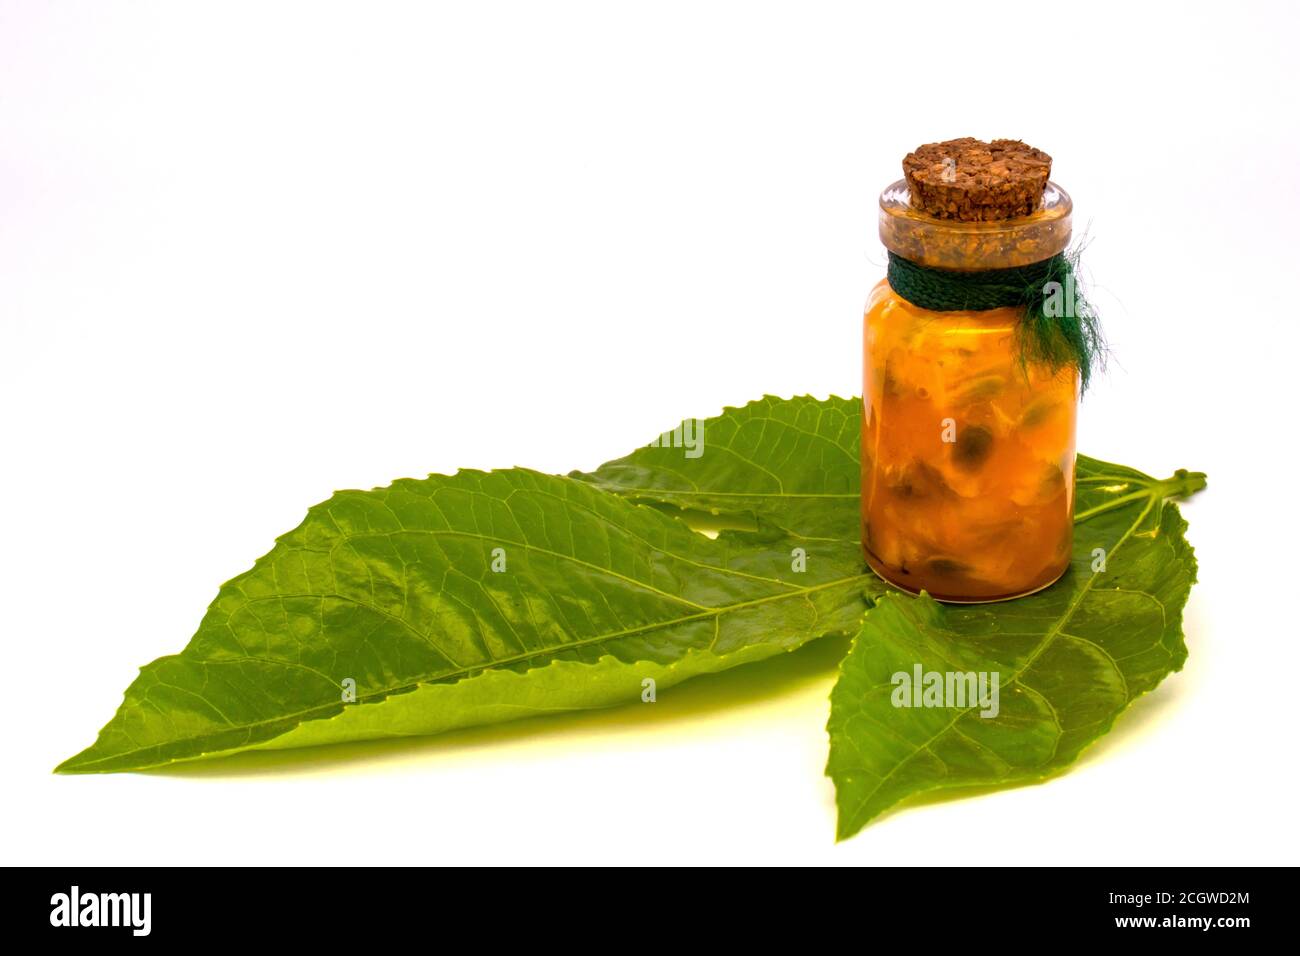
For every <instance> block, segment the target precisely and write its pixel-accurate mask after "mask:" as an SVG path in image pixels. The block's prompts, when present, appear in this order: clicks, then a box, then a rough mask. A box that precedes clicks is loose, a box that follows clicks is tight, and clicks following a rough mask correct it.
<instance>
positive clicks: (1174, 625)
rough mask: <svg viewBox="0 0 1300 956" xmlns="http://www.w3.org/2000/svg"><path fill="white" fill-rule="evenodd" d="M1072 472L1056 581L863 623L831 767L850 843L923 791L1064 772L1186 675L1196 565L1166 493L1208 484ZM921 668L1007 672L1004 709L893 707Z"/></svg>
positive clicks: (890, 610) (1106, 469)
mask: <svg viewBox="0 0 1300 956" xmlns="http://www.w3.org/2000/svg"><path fill="white" fill-rule="evenodd" d="M1076 476H1077V481H1078V494H1077V498H1076V509H1075V521H1076V528H1075V546H1074V558H1073V561H1072V564H1071V566H1070V569H1069V570H1068V571H1067V572H1066V574H1065V576H1064V577H1063V578H1062V579H1061V580H1060V581H1059V582H1057V583H1056V584H1055V585H1053V586H1052V587H1050V588H1048V589H1046V590H1044V591H1041V592H1039V593H1038V594H1034V595H1031V596H1029V597H1026V598H1021V599H1019V600H1016V601H1006V602H1003V603H1000V604H986V605H964V606H963V605H940V604H938V603H937V602H935V601H933V600H932V599H930V598H929V597H925V596H922V597H920V598H913V597H907V596H904V595H901V594H890V595H889V596H887V597H882V598H881V599H880V600H879V601H878V603H877V604H876V606H875V607H874V608H873V609H872V610H871V611H869V612H868V613H867V614H866V616H865V618H864V620H863V624H862V628H861V630H860V631H859V632H858V634H857V636H856V637H855V638H854V641H853V644H852V647H851V649H850V651H849V654H848V655H847V657H846V658H845V659H844V661H843V663H842V664H841V666H840V674H839V679H838V681H837V683H836V685H835V688H834V690H833V691H832V693H831V716H830V722H829V724H828V727H827V729H828V731H829V734H830V759H829V762H828V765H827V769H826V772H827V774H828V775H829V776H830V777H831V778H832V779H833V780H834V781H835V791H836V803H837V806H838V808H839V823H838V828H837V829H838V835H839V838H841V839H843V838H845V837H848V836H851V835H853V834H854V833H856V832H857V831H858V830H860V829H861V828H862V827H863V826H864V825H865V824H866V823H867V822H868V821H870V820H871V819H872V818H874V817H876V816H877V815H879V814H880V813H882V812H884V811H885V810H887V809H888V808H890V807H892V806H894V805H895V804H898V803H899V802H900V801H903V800H906V799H907V798H909V797H914V796H916V795H917V794H921V793H925V792H929V791H937V790H946V789H954V788H969V787H988V786H1005V785H1012V784H1017V783H1022V782H1027V781H1033V780H1040V779H1042V778H1044V777H1048V776H1050V775H1052V774H1054V773H1057V772H1059V771H1060V770H1061V769H1062V768H1064V767H1066V766H1068V765H1069V764H1070V763H1072V762H1073V761H1074V760H1075V758H1077V757H1078V755H1079V753H1080V752H1081V751H1082V750H1083V749H1084V748H1085V747H1086V746H1088V744H1090V743H1092V742H1093V741H1095V740H1096V739H1097V738H1099V737H1101V736H1102V735H1103V734H1105V733H1106V732H1107V731H1109V730H1110V728H1111V726H1112V725H1113V724H1114V722H1115V719H1116V718H1117V717H1118V716H1119V715H1120V714H1121V713H1122V712H1123V711H1124V709H1125V708H1126V707H1128V705H1129V704H1130V703H1132V701H1133V700H1134V699H1135V698H1137V697H1138V696H1140V695H1142V694H1145V693H1147V692H1148V691H1150V690H1152V689H1154V688H1155V686H1156V685H1157V684H1159V683H1160V681H1161V680H1163V679H1164V678H1165V677H1166V676H1168V675H1169V674H1170V673H1172V672H1174V671H1177V670H1179V669H1181V668H1182V666H1183V662H1184V661H1185V660H1186V658H1187V649H1186V647H1185V646H1184V643H1183V633H1182V609H1183V605H1184V604H1185V603H1186V600H1187V595H1188V592H1189V590H1190V588H1191V585H1192V582H1193V581H1195V579H1196V561H1195V559H1194V557H1193V555H1192V549H1191V547H1190V546H1189V545H1188V544H1187V542H1186V540H1185V539H1184V537H1183V532H1184V530H1185V529H1186V527H1187V525H1186V522H1185V521H1184V520H1183V519H1182V516H1181V515H1180V514H1179V513H1178V509H1177V507H1176V506H1175V505H1173V504H1172V503H1171V502H1169V501H1168V500H1167V499H1168V498H1171V497H1178V496H1182V495H1187V494H1191V493H1193V492H1195V491H1197V490H1199V489H1200V488H1202V487H1204V485H1205V476H1204V475H1200V474H1189V473H1187V472H1179V473H1178V474H1177V475H1175V476H1174V477H1173V478H1171V479H1168V480H1166V481H1156V480H1154V479H1152V478H1149V477H1148V476H1146V475H1143V474H1142V473H1141V472H1137V471H1134V470H1132V469H1130V468H1124V467H1121V466H1117V465H1108V464H1106V463H1105V462H1099V461H1096V460H1094V459H1089V458H1084V457H1082V456H1080V458H1079V462H1078V465H1077V468H1076ZM1103 555H1104V566H1103V565H1102V563H1101V558H1102V557H1103ZM918 666H919V668H920V673H921V674H922V675H925V674H928V673H938V674H942V675H947V674H950V673H951V674H958V673H961V674H980V673H984V674H992V673H997V674H998V675H999V690H998V695H999V698H1000V699H999V704H998V707H997V713H996V715H995V716H994V715H992V710H993V708H985V707H983V706H982V705H981V703H980V702H977V701H972V700H970V699H969V698H967V699H966V700H965V701H964V702H963V701H961V700H960V699H957V698H956V695H954V696H953V697H950V698H945V699H944V700H942V701H940V703H943V704H945V705H948V706H937V707H928V706H895V704H896V703H901V702H906V701H909V700H910V701H912V702H913V703H915V701H916V698H915V697H912V696H909V695H908V694H907V693H905V692H904V691H905V689H900V685H901V684H902V681H901V680H900V679H899V678H898V677H897V675H899V674H906V675H909V676H910V677H912V678H915V675H916V673H917V671H916V668H917V667H918ZM945 681H946V676H945ZM912 684H915V680H914V679H913V680H912ZM953 689H954V691H955V690H956V689H957V685H956V684H954V688H953ZM986 689H991V685H986ZM954 705H955V706H954ZM984 714H988V716H984Z"/></svg>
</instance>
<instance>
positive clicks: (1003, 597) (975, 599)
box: [867, 554, 1070, 604]
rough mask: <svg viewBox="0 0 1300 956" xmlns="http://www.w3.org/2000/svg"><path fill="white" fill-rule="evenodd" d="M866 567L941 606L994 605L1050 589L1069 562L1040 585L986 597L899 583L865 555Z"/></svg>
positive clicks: (886, 579)
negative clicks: (924, 595) (928, 596)
mask: <svg viewBox="0 0 1300 956" xmlns="http://www.w3.org/2000/svg"><path fill="white" fill-rule="evenodd" d="M867 567H869V568H870V569H871V572H872V573H873V574H875V576H876V577H878V578H880V580H882V581H884V582H885V583H886V584H888V585H889V586H890V587H893V588H897V589H898V590H900V591H906V592H907V593H908V594H920V593H921V592H922V591H924V592H925V593H926V594H928V595H930V597H932V598H934V599H935V600H936V601H939V602H941V603H943V604H996V603H997V602H998V601H1014V600H1015V599H1016V598H1022V597H1028V596H1029V595H1031V594H1037V593H1038V592H1039V591H1042V590H1044V589H1046V588H1050V587H1051V586H1052V585H1053V584H1055V583H1056V582H1057V581H1059V580H1061V576H1062V575H1064V574H1065V572H1066V571H1067V570H1069V567H1070V565H1069V562H1066V563H1065V564H1064V565H1063V566H1062V567H1061V569H1060V570H1059V571H1057V572H1056V573H1055V574H1053V575H1051V576H1050V577H1048V578H1047V579H1045V580H1043V581H1042V582H1040V583H1036V584H1033V585H1030V586H1029V587H1026V588H1024V589H1021V590H1014V591H1010V592H1007V593H1005V594H1001V593H994V594H988V595H970V594H956V593H953V594H944V593H939V592H938V591H932V590H930V589H929V588H926V587H924V586H918V585H915V584H910V583H907V582H905V581H900V580H899V579H898V577H897V576H895V575H892V574H890V572H889V571H887V570H884V569H882V568H881V567H880V566H879V565H878V564H877V562H876V561H875V560H874V559H873V558H872V556H871V555H870V554H868V555H867Z"/></svg>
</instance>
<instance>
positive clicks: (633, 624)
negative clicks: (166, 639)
mask: <svg viewBox="0 0 1300 956" xmlns="http://www.w3.org/2000/svg"><path fill="white" fill-rule="evenodd" d="M795 546H796V541H795V539H792V538H791V537H790V536H788V535H786V534H785V533H784V532H782V531H781V530H780V529H778V528H774V527H768V526H764V527H762V528H759V529H758V530H756V531H755V532H752V533H748V534H744V535H740V534H736V533H733V532H726V533H723V534H722V535H720V536H719V537H718V538H717V540H710V539H709V538H707V537H705V536H703V535H701V534H698V533H696V532H694V531H692V530H691V529H690V528H689V527H688V526H687V525H686V524H684V523H683V522H681V521H679V520H676V519H674V518H671V517H669V516H666V515H664V514H662V513H660V512H659V511H656V510H654V509H650V508H645V507H640V506H638V505H636V504H634V503H632V502H629V501H627V500H625V499H623V498H621V497H619V496H617V495H614V494H611V493H609V492H607V491H604V490H602V489H600V488H598V487H595V486H593V485H592V484H590V483H587V482H583V481H578V480H575V479H570V478H562V477H556V476H551V475H542V474H538V473H535V472H531V471H526V470H522V469H515V470H510V471H499V472H492V473H482V472H469V471H465V472H460V473H459V474H457V475H455V476H452V477H442V476H431V477H429V478H427V479H424V480H409V479H408V480H401V481H397V482H395V483H394V484H393V485H391V486H390V487H388V488H383V489H377V490H374V491H368V492H359V491H345V492H339V493H338V494H336V495H335V496H334V497H332V498H331V499H330V500H329V501H327V502H325V503H324V504H321V505H317V506H316V507H314V508H312V509H311V510H310V511H309V512H308V515H307V518H306V519H305V520H304V521H303V523H302V524H301V525H300V526H299V527H298V528H297V529H295V530H294V531H292V532H290V533H289V534H287V535H285V536H284V537H282V538H280V539H279V540H278V541H277V543H276V546H275V548H274V549H273V550H272V551H271V552H270V553H269V554H267V555H265V556H264V557H263V558H261V559H260V560H259V561H257V562H256V564H255V565H254V566H253V568H252V569H251V570H249V571H247V572H246V573H244V574H241V575H240V576H239V577H237V578H235V579H233V580H231V581H230V582H228V583H227V584H226V585H224V586H223V587H222V588H221V589H220V591H219V592H218V594H217V597H216V600H215V601H213V603H212V605H211V606H210V607H209V609H208V612H207V614H206V615H205V616H204V618H203V620H202V622H201V623H200V625H199V629H198V632H197V633H196V634H195V635H194V637H193V639H192V640H191V641H190V643H189V645H188V646H187V647H186V648H185V649H184V650H183V651H182V652H181V653H179V654H177V655H174V656H170V657H163V658H160V659H159V660H157V661H155V662H154V663H152V664H150V665H148V666H147V667H145V668H143V669H142V670H141V673H140V676H139V677H138V678H137V679H136V680H135V681H134V683H132V684H131V686H130V687H129V688H128V689H127V692H126V699H125V701H124V702H123V704H122V706H121V707H120V708H119V710H118V712H117V714H116V716H115V717H114V718H113V719H112V720H111V721H110V722H109V724H108V725H107V726H106V727H105V728H104V729H103V730H102V731H101V732H100V735H99V738H98V740H96V742H95V743H94V744H93V745H92V746H91V747H89V748H88V749H87V750H85V751H83V752H82V753H80V754H78V755H77V756H75V757H72V758H71V759H69V760H67V761H66V762H64V763H63V764H62V765H61V766H60V767H59V768H58V770H60V771H63V772H97V771H117V770H136V769H142V768H147V767H158V766H163V765H166V764H170V763H174V762H176V761H182V760H192V759H196V758H200V757H210V756H215V755H221V754H230V753H235V752H238V751H241V750H247V749H252V748H264V747H284V746H302V745H307V744H320V743H332V742H339V741H346V740H358V739H364V738H370V737H379V736H392V735H402V734H427V733H435V732H438V731H442V730H447V729H451V728H453V727H463V726H468V725H472V724H479V723H486V722H491V721H497V720H505V719H509V718H511V717H522V716H528V715H530V714H536V713H543V712H549V711H555V710H563V709H575V708H582V707H597V706H605V705H609V704H613V703H618V702H621V701H635V700H639V699H640V697H641V692H642V682H643V680H645V679H646V678H653V679H654V680H655V681H657V682H658V686H659V687H664V686H666V685H668V684H671V683H674V682H676V681H680V680H683V679H685V678H687V677H690V676H693V675H696V674H701V673H707V672H710V671H716V670H721V669H723V668H726V667H731V666H734V665H736V664H740V663H745V662H748V661H752V660H757V659H760V658H763V657H767V656H770V655H773V654H777V653H780V652H782V651H788V650H792V649H794V648H796V647H798V646H799V645H801V644H803V643H804V642H806V641H808V640H810V639H813V638H816V637H820V636H822V635H824V634H827V633H850V632H852V631H853V630H854V629H855V628H856V626H857V621H858V618H859V617H860V615H861V613H862V610H863V609H864V608H865V607H866V605H867V600H866V598H865V596H864V595H865V594H866V593H869V592H871V591H872V590H873V589H875V588H878V585H875V584H874V583H873V582H872V580H871V579H869V578H864V577H863V576H862V575H861V573H860V567H856V566H851V565H846V564H845V563H844V562H843V561H842V560H841V561H840V562H828V561H810V562H809V563H808V567H807V570H806V571H804V572H796V571H794V570H792V566H791V565H792V562H791V558H790V555H791V550H792V549H793V548H794V547H795ZM495 549H502V550H501V551H499V552H495V553H494V551H495ZM502 559H504V562H505V564H504V570H500V571H498V570H494V561H497V562H498V566H499V562H500V560H502ZM846 567H847V571H846ZM348 681H353V682H355V694H356V700H355V702H345V701H344V693H345V689H346V688H347V686H348V685H347V682H348Z"/></svg>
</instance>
